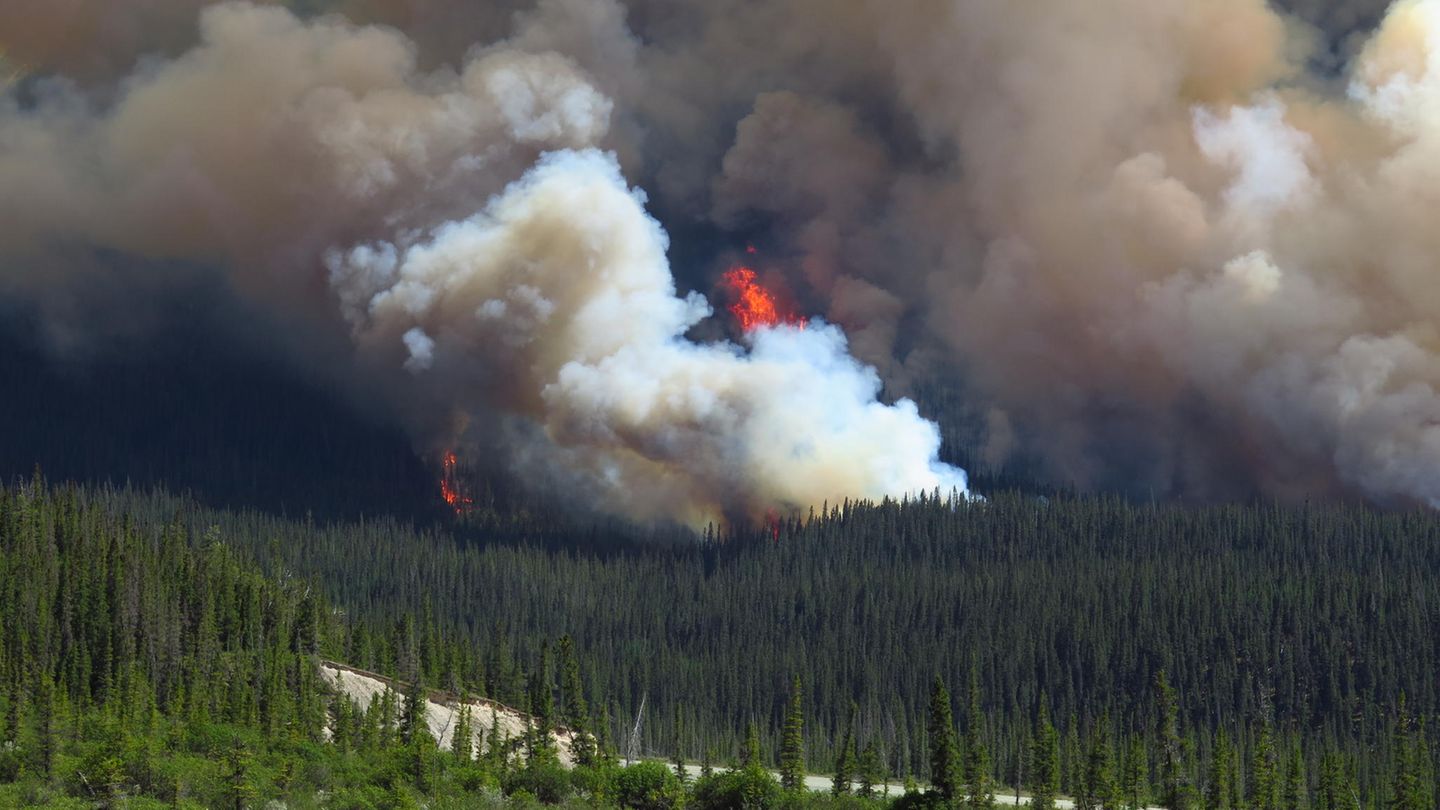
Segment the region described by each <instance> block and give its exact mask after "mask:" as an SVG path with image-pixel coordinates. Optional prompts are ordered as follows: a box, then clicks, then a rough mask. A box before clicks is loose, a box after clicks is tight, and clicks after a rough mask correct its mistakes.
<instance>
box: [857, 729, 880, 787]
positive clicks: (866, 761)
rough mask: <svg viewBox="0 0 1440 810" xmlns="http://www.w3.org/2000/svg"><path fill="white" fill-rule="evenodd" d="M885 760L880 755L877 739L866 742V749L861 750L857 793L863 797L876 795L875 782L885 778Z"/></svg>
mask: <svg viewBox="0 0 1440 810" xmlns="http://www.w3.org/2000/svg"><path fill="white" fill-rule="evenodd" d="M884 770H885V765H884V760H883V759H882V758H881V756H880V749H879V748H878V747H876V745H875V741H874V740H871V741H870V742H868V743H866V744H865V749H864V750H863V751H861V752H860V759H859V761H858V763H857V767H856V777H857V778H858V779H859V785H858V789H857V790H856V795H858V796H859V797H860V798H862V799H872V798H874V797H875V784H876V783H877V782H883V781H884V779H885V774H884V773H883V771H884Z"/></svg>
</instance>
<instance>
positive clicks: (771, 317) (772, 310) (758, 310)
mask: <svg viewBox="0 0 1440 810" xmlns="http://www.w3.org/2000/svg"><path fill="white" fill-rule="evenodd" d="M723 278H724V281H725V286H726V287H727V288H728V289H729V290H730V292H731V293H732V294H733V295H734V297H735V303H733V304H731V305H730V313H731V314H732V315H734V316H735V320H737V321H739V322H740V328H741V329H743V330H744V331H746V332H751V331H754V330H756V329H759V328H760V327H762V326H794V327H796V328H799V329H804V328H805V323H806V320H805V318H802V317H800V316H799V315H796V314H795V313H793V312H789V311H782V310H781V308H780V307H778V306H777V305H776V304H775V296H774V295H772V294H771V293H770V291H769V290H767V289H765V288H764V287H762V286H760V283H759V282H758V281H756V280H755V271H754V270H751V269H750V268H748V267H745V266H743V265H741V266H738V267H732V268H730V269H729V270H726V271H725V275H724V276H723Z"/></svg>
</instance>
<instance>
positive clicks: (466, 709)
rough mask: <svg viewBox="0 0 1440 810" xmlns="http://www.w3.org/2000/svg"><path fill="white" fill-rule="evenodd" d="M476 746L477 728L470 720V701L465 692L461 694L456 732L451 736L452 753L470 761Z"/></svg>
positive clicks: (458, 757) (460, 758)
mask: <svg viewBox="0 0 1440 810" xmlns="http://www.w3.org/2000/svg"><path fill="white" fill-rule="evenodd" d="M474 748H475V728H474V724H473V723H472V722H471V720H470V703H469V702H468V701H467V700H466V699H465V696H464V694H463V693H462V694H461V696H460V716H459V718H458V719H457V720H456V721H455V733H454V734H453V735H452V736H451V738H450V753H452V754H454V755H455V758H456V759H459V760H460V761H462V762H469V761H470V759H471V757H472V754H473V753H474Z"/></svg>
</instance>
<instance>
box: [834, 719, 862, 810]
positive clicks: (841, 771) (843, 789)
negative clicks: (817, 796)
mask: <svg viewBox="0 0 1440 810" xmlns="http://www.w3.org/2000/svg"><path fill="white" fill-rule="evenodd" d="M858 714H859V710H858V709H857V708H856V707H855V705H854V704H851V706H850V721H849V722H848V723H846V724H845V736H843V737H841V738H840V751H839V754H838V755H837V756H836V757H835V778H834V779H833V780H831V783H830V793H831V795H834V796H848V795H850V786H851V784H852V783H853V782H854V771H855V721H856V719H857V715H858Z"/></svg>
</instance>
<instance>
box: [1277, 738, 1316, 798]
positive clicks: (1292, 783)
mask: <svg viewBox="0 0 1440 810" xmlns="http://www.w3.org/2000/svg"><path fill="white" fill-rule="evenodd" d="M1308 781H1309V780H1308V779H1307V776H1306V773H1305V758H1304V756H1303V755H1302V754H1301V752H1300V741H1299V740H1298V739H1297V740H1295V741H1294V742H1293V743H1292V744H1291V746H1290V763H1289V765H1287V766H1286V768H1285V789H1284V790H1283V791H1282V792H1281V796H1280V798H1281V802H1280V807H1281V808H1282V810H1306V807H1307V804H1308V796H1307V792H1308V791H1307V789H1306V783H1307V782H1308Z"/></svg>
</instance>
